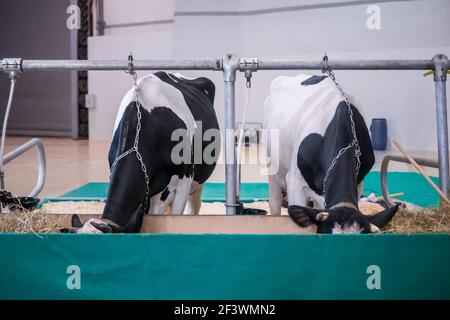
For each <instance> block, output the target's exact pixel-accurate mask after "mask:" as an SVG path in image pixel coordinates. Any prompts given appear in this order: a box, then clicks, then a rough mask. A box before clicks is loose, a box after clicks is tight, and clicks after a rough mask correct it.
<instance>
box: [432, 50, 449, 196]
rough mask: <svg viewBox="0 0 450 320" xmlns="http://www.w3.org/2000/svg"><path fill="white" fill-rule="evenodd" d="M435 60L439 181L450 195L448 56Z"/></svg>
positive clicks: (437, 57) (443, 189) (440, 55)
mask: <svg viewBox="0 0 450 320" xmlns="http://www.w3.org/2000/svg"><path fill="white" fill-rule="evenodd" d="M433 62H434V85H435V97H436V125H437V137H438V159H439V183H440V187H441V190H442V192H443V193H444V194H446V195H448V194H449V178H450V174H449V154H448V128H447V95H446V81H447V71H448V58H447V56H446V55H443V54H437V55H435V56H434V57H433Z"/></svg>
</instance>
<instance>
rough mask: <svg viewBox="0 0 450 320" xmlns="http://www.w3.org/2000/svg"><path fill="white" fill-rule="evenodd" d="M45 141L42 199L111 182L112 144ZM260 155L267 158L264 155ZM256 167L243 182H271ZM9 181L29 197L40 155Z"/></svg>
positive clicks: (23, 161) (24, 159) (20, 164)
mask: <svg viewBox="0 0 450 320" xmlns="http://www.w3.org/2000/svg"><path fill="white" fill-rule="evenodd" d="M29 139H30V138H26V137H8V138H7V139H6V152H9V151H10V150H12V149H13V148H14V147H16V146H18V145H20V144H22V143H24V142H26V141H27V140H29ZM42 140H43V142H44V145H45V151H46V155H47V177H46V183H45V187H44V190H43V191H42V192H41V194H40V195H39V197H41V198H46V197H57V196H59V195H61V194H63V193H65V192H67V191H69V190H72V189H74V188H77V187H79V186H81V185H83V184H85V183H88V182H107V181H108V179H109V167H108V161H107V155H108V150H109V144H110V142H93V141H88V140H72V139H62V138H42ZM247 152H248V157H250V158H251V159H253V160H256V159H257V155H258V149H257V148H256V147H250V148H247ZM260 153H261V154H263V153H262V152H261V151H260ZM388 153H393V154H397V152H394V150H392V151H388ZM385 154H386V152H379V151H377V152H375V156H376V164H375V166H374V168H373V170H374V171H379V170H380V164H381V160H382V159H383V157H384V155H385ZM222 155H223V153H222ZM413 155H415V156H420V157H427V158H437V154H436V153H434V152H413ZM242 158H244V156H242ZM221 163H223V161H222V162H221ZM252 163H253V164H252ZM252 163H251V164H245V165H242V181H243V182H266V181H267V178H266V177H265V176H263V175H261V172H260V170H261V165H259V164H258V163H257V161H253V162H252ZM224 171H225V170H224V165H223V164H219V165H217V167H216V170H215V171H214V173H213V175H212V176H211V178H210V179H209V181H211V182H223V181H225V172H224ZM390 171H415V169H414V168H413V167H412V166H410V165H406V164H400V163H392V164H391V166H390ZM426 171H427V172H428V173H429V174H430V175H434V176H436V175H437V170H436V169H428V168H427V169H426ZM5 177H6V188H7V190H8V191H11V192H13V193H15V194H17V195H26V194H27V193H28V192H29V191H30V190H31V189H32V188H33V185H34V183H35V179H36V177H37V152H36V151H35V150H32V151H29V152H28V153H26V154H24V155H22V156H21V157H20V158H17V159H16V160H14V161H12V162H10V163H9V164H7V165H6V167H5Z"/></svg>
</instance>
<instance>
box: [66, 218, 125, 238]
mask: <svg viewBox="0 0 450 320" xmlns="http://www.w3.org/2000/svg"><path fill="white" fill-rule="evenodd" d="M116 226H117V225H115V224H114V223H112V222H110V221H104V220H100V219H89V220H88V221H86V222H85V223H82V222H81V220H80V217H79V216H78V215H76V214H74V215H72V227H71V228H63V229H61V232H62V233H91V234H96V233H97V234H101V233H112V232H114V231H116Z"/></svg>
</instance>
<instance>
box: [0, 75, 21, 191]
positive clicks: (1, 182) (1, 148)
mask: <svg viewBox="0 0 450 320" xmlns="http://www.w3.org/2000/svg"><path fill="white" fill-rule="evenodd" d="M9 78H10V79H11V86H10V89H9V97H8V104H7V105H6V110H5V117H4V118H3V126H2V137H1V142H0V188H1V189H5V172H4V170H3V166H4V165H5V159H4V157H3V153H4V152H5V140H6V129H7V127H8V119H9V113H10V111H11V105H12V100H13V97H14V88H15V86H16V81H17V73H16V71H10V72H9Z"/></svg>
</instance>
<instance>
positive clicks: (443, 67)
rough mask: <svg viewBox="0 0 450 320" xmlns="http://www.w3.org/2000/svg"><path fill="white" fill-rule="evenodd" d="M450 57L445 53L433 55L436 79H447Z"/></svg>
mask: <svg viewBox="0 0 450 320" xmlns="http://www.w3.org/2000/svg"><path fill="white" fill-rule="evenodd" d="M448 63H449V61H448V57H447V56H446V55H445V54H436V55H435V56H434V57H433V64H434V81H447V72H448Z"/></svg>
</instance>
